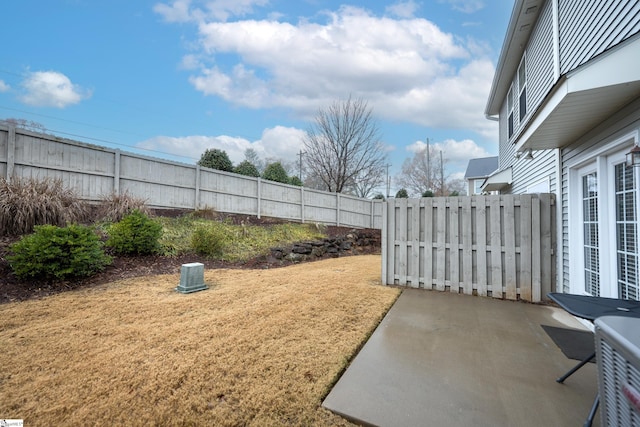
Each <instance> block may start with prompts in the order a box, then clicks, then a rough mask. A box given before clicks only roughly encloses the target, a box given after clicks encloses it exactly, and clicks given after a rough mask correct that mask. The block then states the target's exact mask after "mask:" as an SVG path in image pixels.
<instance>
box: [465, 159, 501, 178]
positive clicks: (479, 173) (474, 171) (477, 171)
mask: <svg viewBox="0 0 640 427" xmlns="http://www.w3.org/2000/svg"><path fill="white" fill-rule="evenodd" d="M497 169H498V156H495V157H482V158H479V159H471V160H469V165H468V166H467V171H466V172H465V174H464V179H477V178H486V177H488V176H489V175H491V174H492V173H494V172H495V171H496V170H497Z"/></svg>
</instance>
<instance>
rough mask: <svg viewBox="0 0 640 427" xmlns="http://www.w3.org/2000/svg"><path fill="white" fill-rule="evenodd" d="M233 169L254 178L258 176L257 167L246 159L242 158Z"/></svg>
mask: <svg viewBox="0 0 640 427" xmlns="http://www.w3.org/2000/svg"><path fill="white" fill-rule="evenodd" d="M233 171H234V172H235V173H237V174H240V175H245V176H253V177H255V178H257V177H259V176H260V172H258V168H257V167H256V166H255V165H254V164H253V163H251V162H249V161H247V160H243V161H242V162H240V163H239V164H238V166H236V167H235V169H234V170H233Z"/></svg>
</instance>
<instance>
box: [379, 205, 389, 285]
mask: <svg viewBox="0 0 640 427" xmlns="http://www.w3.org/2000/svg"><path fill="white" fill-rule="evenodd" d="M387 203H388V202H382V228H381V230H380V237H381V241H380V249H381V250H382V277H381V283H382V284H383V285H389V283H387V263H388V261H387V258H388V257H389V250H388V249H387V239H388V238H389V237H388V236H387V233H388V232H389V231H388V230H389V225H388V224H387Z"/></svg>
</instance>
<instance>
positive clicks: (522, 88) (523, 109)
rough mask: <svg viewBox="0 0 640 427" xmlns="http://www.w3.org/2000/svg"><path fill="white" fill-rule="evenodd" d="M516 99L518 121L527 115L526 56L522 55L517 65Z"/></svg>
mask: <svg viewBox="0 0 640 427" xmlns="http://www.w3.org/2000/svg"><path fill="white" fill-rule="evenodd" d="M518 99H519V104H518V106H519V108H520V121H521V122H522V119H524V116H526V115H527V58H526V56H523V57H522V62H520V66H519V67H518Z"/></svg>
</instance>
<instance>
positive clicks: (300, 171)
mask: <svg viewBox="0 0 640 427" xmlns="http://www.w3.org/2000/svg"><path fill="white" fill-rule="evenodd" d="M303 154H306V152H305V151H302V150H300V152H299V153H298V156H300V166H299V167H298V178H300V182H302V155H303Z"/></svg>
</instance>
